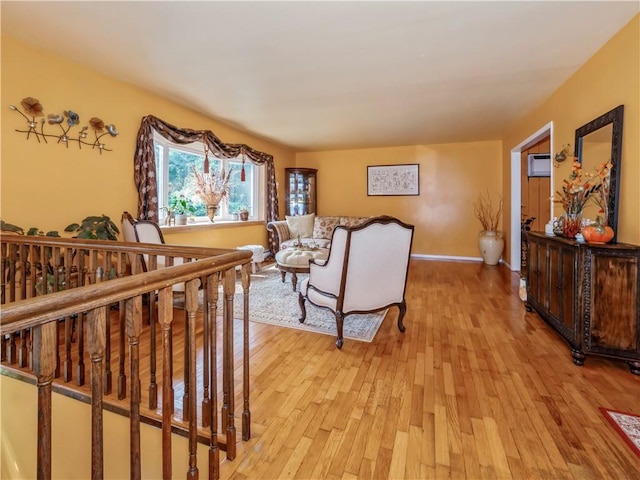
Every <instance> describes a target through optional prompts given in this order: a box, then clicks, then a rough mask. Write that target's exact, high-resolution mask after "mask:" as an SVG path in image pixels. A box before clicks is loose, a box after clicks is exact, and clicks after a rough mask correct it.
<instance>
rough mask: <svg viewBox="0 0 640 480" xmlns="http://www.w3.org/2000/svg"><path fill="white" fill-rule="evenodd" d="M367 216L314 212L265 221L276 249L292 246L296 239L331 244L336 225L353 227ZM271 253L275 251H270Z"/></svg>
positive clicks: (326, 246) (325, 245) (311, 242)
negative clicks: (317, 213) (274, 240)
mask: <svg viewBox="0 0 640 480" xmlns="http://www.w3.org/2000/svg"><path fill="white" fill-rule="evenodd" d="M368 218H369V217H347V216H322V215H316V214H315V213H312V214H309V215H296V216H292V217H290V216H286V217H285V220H276V221H274V222H269V223H267V230H269V231H271V232H273V233H274V236H275V238H276V244H277V245H278V250H284V249H285V248H288V247H293V246H294V245H295V244H297V242H298V240H299V241H300V243H302V244H303V245H310V244H311V245H314V244H315V246H316V247H320V248H329V247H330V246H331V235H333V229H334V228H336V227H337V226H338V225H346V226H348V227H355V226H358V225H360V224H362V223H364V222H365V221H366V220H367V219H368ZM272 253H273V254H275V253H277V252H272Z"/></svg>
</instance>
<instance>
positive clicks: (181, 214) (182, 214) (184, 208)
mask: <svg viewBox="0 0 640 480" xmlns="http://www.w3.org/2000/svg"><path fill="white" fill-rule="evenodd" d="M169 210H171V212H173V217H174V218H175V222H176V225H186V224H187V218H188V217H189V215H191V214H193V212H194V211H195V207H194V206H193V204H192V203H191V201H190V200H189V199H188V198H187V197H185V196H184V195H180V196H179V197H176V196H173V197H172V198H171V200H170V201H169Z"/></svg>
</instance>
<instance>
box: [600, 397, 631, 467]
mask: <svg viewBox="0 0 640 480" xmlns="http://www.w3.org/2000/svg"><path fill="white" fill-rule="evenodd" d="M600 411H601V412H602V414H603V415H604V417H605V418H606V419H607V420H609V423H611V425H612V426H613V428H615V430H616V432H618V433H619V434H620V436H621V437H622V439H623V440H624V441H625V442H627V444H628V445H629V446H630V447H631V450H633V451H634V452H635V454H636V455H637V456H639V457H640V416H638V415H633V414H631V413H625V412H618V411H616V410H609V409H607V408H603V407H600Z"/></svg>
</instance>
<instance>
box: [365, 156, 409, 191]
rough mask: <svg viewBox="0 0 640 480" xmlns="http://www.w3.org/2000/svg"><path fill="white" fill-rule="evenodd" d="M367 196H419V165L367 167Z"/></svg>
mask: <svg viewBox="0 0 640 480" xmlns="http://www.w3.org/2000/svg"><path fill="white" fill-rule="evenodd" d="M367 195H368V196H370V197H371V196H392V195H420V165H419V164H417V163H412V164H402V165H368V166H367Z"/></svg>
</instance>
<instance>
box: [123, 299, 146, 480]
mask: <svg viewBox="0 0 640 480" xmlns="http://www.w3.org/2000/svg"><path fill="white" fill-rule="evenodd" d="M126 304H127V307H126V310H127V313H126V324H127V336H128V337H129V367H130V372H131V373H130V382H129V383H130V384H131V387H130V388H131V399H130V409H131V410H130V411H131V418H130V444H131V446H130V475H131V478H141V468H140V352H139V343H140V333H141V332H142V296H141V295H138V296H137V297H134V298H130V299H128V300H126Z"/></svg>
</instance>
